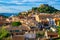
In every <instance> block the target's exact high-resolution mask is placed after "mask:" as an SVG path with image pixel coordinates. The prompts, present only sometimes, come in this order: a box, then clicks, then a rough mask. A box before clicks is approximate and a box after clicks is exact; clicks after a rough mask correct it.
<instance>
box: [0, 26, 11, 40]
mask: <svg viewBox="0 0 60 40" xmlns="http://www.w3.org/2000/svg"><path fill="white" fill-rule="evenodd" d="M9 36H10V34H9V32H8V31H7V30H6V29H5V28H3V27H2V28H0V40H3V39H4V38H7V37H9Z"/></svg>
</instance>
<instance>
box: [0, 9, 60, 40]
mask: <svg viewBox="0 0 60 40" xmlns="http://www.w3.org/2000/svg"><path fill="white" fill-rule="evenodd" d="M59 26H60V14H59V13H57V14H47V13H40V12H35V11H33V10H32V11H27V12H21V13H20V14H19V15H18V16H13V15H12V16H10V17H8V18H4V17H3V16H0V28H2V27H3V28H4V29H6V30H7V31H8V32H9V34H10V36H9V38H8V40H55V39H57V38H59V37H60V35H59V33H58V27H59ZM3 40H7V39H4V38H3Z"/></svg>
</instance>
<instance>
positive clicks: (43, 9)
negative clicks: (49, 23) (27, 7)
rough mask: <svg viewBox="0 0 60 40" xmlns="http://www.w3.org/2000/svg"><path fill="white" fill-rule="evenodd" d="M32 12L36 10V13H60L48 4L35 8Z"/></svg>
mask: <svg viewBox="0 0 60 40" xmlns="http://www.w3.org/2000/svg"><path fill="white" fill-rule="evenodd" d="M32 10H34V11H35V12H36V11H38V12H40V13H56V12H57V11H59V10H58V9H55V8H54V7H52V6H49V5H48V4H41V5H40V6H39V7H33V8H32Z"/></svg>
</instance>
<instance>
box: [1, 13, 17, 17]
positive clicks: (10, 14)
mask: <svg viewBox="0 0 60 40" xmlns="http://www.w3.org/2000/svg"><path fill="white" fill-rule="evenodd" d="M12 15H14V16H15V15H17V13H0V16H6V17H10V16H12Z"/></svg>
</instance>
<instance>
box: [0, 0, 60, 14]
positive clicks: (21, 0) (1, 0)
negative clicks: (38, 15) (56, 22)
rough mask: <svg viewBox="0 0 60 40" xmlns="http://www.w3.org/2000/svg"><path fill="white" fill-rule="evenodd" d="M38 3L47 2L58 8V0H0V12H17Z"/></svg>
mask: <svg viewBox="0 0 60 40" xmlns="http://www.w3.org/2000/svg"><path fill="white" fill-rule="evenodd" d="M40 4H49V5H51V6H53V7H55V8H56V9H59V10H60V0H0V13H19V12H22V11H27V10H29V9H31V8H32V7H38V6H39V5H40Z"/></svg>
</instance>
